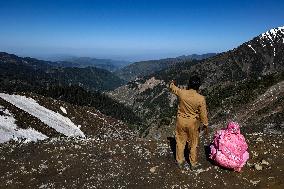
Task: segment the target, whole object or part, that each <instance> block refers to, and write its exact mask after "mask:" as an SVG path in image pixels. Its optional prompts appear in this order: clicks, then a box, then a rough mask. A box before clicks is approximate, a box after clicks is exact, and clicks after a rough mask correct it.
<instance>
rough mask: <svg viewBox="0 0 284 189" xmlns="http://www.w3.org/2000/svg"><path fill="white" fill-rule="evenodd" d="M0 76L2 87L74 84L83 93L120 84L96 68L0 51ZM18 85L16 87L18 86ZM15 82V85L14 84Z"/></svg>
mask: <svg viewBox="0 0 284 189" xmlns="http://www.w3.org/2000/svg"><path fill="white" fill-rule="evenodd" d="M0 75H1V81H2V82H5V85H2V87H4V86H8V84H9V85H12V84H15V87H25V85H29V86H33V87H34V86H41V87H45V86H47V85H50V84H54V83H56V84H58V85H78V86H81V87H83V88H85V89H87V90H110V89H114V88H116V87H118V86H120V85H122V84H123V83H124V81H123V80H121V79H120V78H118V77H117V76H115V75H114V74H113V73H111V72H109V71H107V70H104V69H100V68H96V67H85V68H77V67H74V68H73V67H60V66H58V65H57V63H55V62H50V61H43V60H38V59H34V58H29V57H26V58H21V57H18V56H16V55H13V54H8V53H5V52H0ZM18 82H19V83H21V84H19V83H18ZM17 83H18V84H17Z"/></svg>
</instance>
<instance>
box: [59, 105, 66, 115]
mask: <svg viewBox="0 0 284 189" xmlns="http://www.w3.org/2000/svg"><path fill="white" fill-rule="evenodd" d="M60 110H61V111H62V112H63V113H64V114H67V111H66V109H65V108H64V107H62V106H60Z"/></svg>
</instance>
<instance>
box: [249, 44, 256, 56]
mask: <svg viewBox="0 0 284 189" xmlns="http://www.w3.org/2000/svg"><path fill="white" fill-rule="evenodd" d="M248 46H249V47H250V48H251V49H252V50H253V51H254V53H255V54H256V51H255V50H254V48H253V47H252V46H251V45H248Z"/></svg>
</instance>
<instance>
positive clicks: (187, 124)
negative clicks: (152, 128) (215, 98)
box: [170, 83, 208, 165]
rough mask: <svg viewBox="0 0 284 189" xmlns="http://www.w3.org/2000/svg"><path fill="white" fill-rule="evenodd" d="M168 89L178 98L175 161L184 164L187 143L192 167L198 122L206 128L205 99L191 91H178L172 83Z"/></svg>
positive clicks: (196, 142)
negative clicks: (187, 143)
mask: <svg viewBox="0 0 284 189" xmlns="http://www.w3.org/2000/svg"><path fill="white" fill-rule="evenodd" d="M170 89H171V91H172V93H174V94H175V95H177V96H178V98H179V105H178V112H177V121H176V160H177V162H178V163H183V162H184V148H185V145H186V142H187V141H188V142H189V148H190V149H189V151H190V157H189V160H190V163H191V164H192V165H195V164H196V163H197V146H198V142H199V125H200V122H201V123H202V124H203V125H205V126H208V118H207V108H206V101H205V97H204V96H202V95H200V94H198V93H197V91H196V90H193V89H190V90H185V89H180V88H178V87H176V86H175V85H174V83H171V84H170Z"/></svg>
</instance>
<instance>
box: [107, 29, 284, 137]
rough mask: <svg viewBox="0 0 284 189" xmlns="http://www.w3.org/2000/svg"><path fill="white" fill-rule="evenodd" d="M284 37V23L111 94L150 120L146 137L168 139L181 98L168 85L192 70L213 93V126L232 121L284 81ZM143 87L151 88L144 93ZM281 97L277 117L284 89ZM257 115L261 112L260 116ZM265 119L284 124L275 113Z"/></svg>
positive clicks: (180, 81) (206, 90)
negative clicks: (173, 93) (206, 56)
mask: <svg viewBox="0 0 284 189" xmlns="http://www.w3.org/2000/svg"><path fill="white" fill-rule="evenodd" d="M283 39H284V28H283V27H279V28H275V29H271V30H269V31H268V32H265V33H263V34H261V35H259V36H257V37H255V38H253V39H252V40H251V41H248V42H246V43H244V44H242V45H240V46H239V47H237V48H235V49H233V50H231V51H228V52H225V53H221V54H218V55H216V56H214V57H210V58H208V59H205V60H201V61H199V62H195V63H192V62H184V63H183V64H179V65H178V66H176V67H171V68H169V69H165V70H162V71H160V72H156V73H154V74H152V75H150V76H147V77H144V78H141V79H139V80H135V81H132V82H130V83H128V84H127V85H125V86H122V87H120V88H118V89H116V90H115V91H112V92H110V93H109V95H110V96H112V97H113V98H115V99H117V100H118V101H120V102H122V103H125V104H127V105H128V106H129V107H132V108H133V110H134V111H136V113H137V115H139V116H141V117H142V118H143V119H144V120H146V121H147V122H148V129H146V128H144V129H145V130H146V131H145V132H144V135H148V136H149V137H151V138H161V137H162V138H163V137H166V136H167V135H169V134H171V132H172V131H173V127H174V123H175V120H174V116H175V111H176V108H175V106H176V102H177V101H176V97H174V96H173V95H172V94H170V93H169V90H168V89H167V88H168V86H167V83H168V82H169V81H170V80H176V81H177V83H178V84H179V85H180V86H181V87H182V86H183V85H186V83H187V82H188V78H189V77H190V76H191V75H192V74H197V75H199V76H200V77H201V78H202V80H203V85H202V87H201V88H202V90H201V93H202V94H204V95H205V96H206V97H207V103H208V108H209V112H210V124H211V125H219V127H220V126H221V125H224V123H225V122H226V121H227V120H229V119H237V117H238V116H239V115H240V114H241V112H242V111H243V109H245V108H246V107H247V105H248V104H250V105H251V106H254V105H253V102H254V101H255V100H256V99H258V98H259V97H260V96H261V95H263V94H264V93H265V92H266V91H267V90H268V89H269V88H270V87H272V86H273V85H281V82H282V81H283V80H284V61H283V57H284V43H283ZM149 81H152V83H155V85H154V86H153V87H150V86H151V85H152V84H151V83H149ZM153 81H155V82H153ZM140 86H144V88H148V89H147V90H144V91H141V90H140ZM275 95H276V99H277V101H276V102H275V104H279V106H280V107H278V108H279V110H281V111H278V112H275V114H274V116H275V117H281V115H282V114H283V111H282V110H283V103H282V100H281V99H282V97H281V95H282V93H281V94H280V93H276V94H275ZM261 110H263V111H265V110H266V111H273V105H272V104H271V103H270V104H269V103H268V104H266V106H264V107H262V108H261ZM252 111H253V110H252ZM258 111H260V110H258ZM261 115H262V114H261ZM257 116H259V114H255V117H257ZM239 120H240V121H242V119H239ZM250 120H251V121H248V122H246V124H251V123H252V122H253V121H252V120H253V119H250ZM262 121H263V122H270V123H271V124H276V125H278V127H280V126H279V124H280V125H281V124H282V123H283V121H282V122H281V121H280V122H277V119H270V117H263V120H262ZM259 123H261V122H259Z"/></svg>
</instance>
